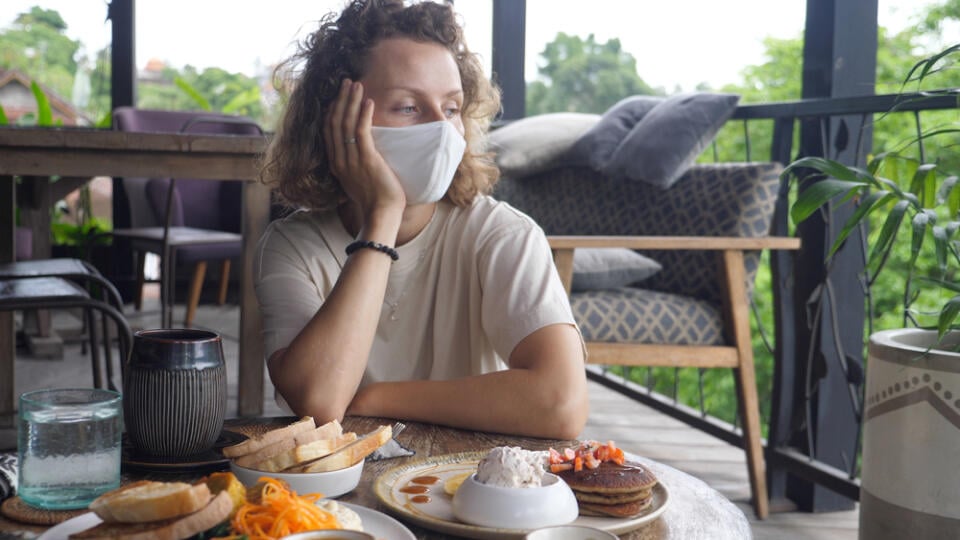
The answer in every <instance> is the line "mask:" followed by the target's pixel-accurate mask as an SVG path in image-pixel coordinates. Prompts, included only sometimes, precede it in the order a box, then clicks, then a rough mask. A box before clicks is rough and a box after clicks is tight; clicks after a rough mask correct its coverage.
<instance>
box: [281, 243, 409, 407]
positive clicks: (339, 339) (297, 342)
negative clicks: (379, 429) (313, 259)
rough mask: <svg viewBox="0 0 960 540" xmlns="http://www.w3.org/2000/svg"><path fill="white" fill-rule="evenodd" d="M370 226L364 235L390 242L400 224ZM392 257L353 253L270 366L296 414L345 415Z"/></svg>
mask: <svg viewBox="0 0 960 540" xmlns="http://www.w3.org/2000/svg"><path fill="white" fill-rule="evenodd" d="M382 228H383V229H385V232H381V230H380V228H376V227H368V228H367V229H366V230H365V231H364V232H363V233H361V237H362V238H364V239H369V240H373V241H375V242H380V243H383V244H386V245H393V244H394V243H395V241H396V226H394V228H393V232H392V233H391V232H390V228H389V226H387V227H382ZM391 262H392V260H391V259H390V257H389V256H387V255H386V254H384V253H381V252H379V251H375V250H371V249H360V250H358V251H356V252H355V253H354V254H353V255H351V256H350V257H349V258H348V259H347V262H346V264H345V265H344V267H343V271H342V272H341V274H340V277H339V279H338V280H337V283H336V284H335V285H334V287H333V289H332V290H331V291H330V294H329V295H328V297H327V298H326V300H325V301H324V302H323V305H322V306H321V307H320V309H318V310H317V313H316V314H315V315H314V316H313V318H312V319H310V321H309V322H308V323H307V325H306V326H305V327H304V328H303V330H302V331H301V332H300V333H299V334H298V335H297V337H296V338H294V340H293V341H292V342H291V343H290V346H289V347H288V348H287V349H285V350H284V351H282V352H280V353H278V355H275V358H271V360H270V362H269V363H268V366H269V368H270V377H271V379H272V381H273V384H274V386H276V388H277V389H278V390H279V392H280V394H281V395H282V396H283V397H284V399H285V400H286V401H287V403H288V404H289V405H290V407H291V408H292V409H293V410H294V412H296V413H297V414H301V415H310V416H314V417H315V418H317V420H324V421H328V420H332V419H334V418H337V419H339V418H342V417H343V414H344V411H345V410H346V408H347V405H348V404H349V403H350V400H351V399H353V395H354V393H355V392H356V389H357V387H358V386H359V384H360V380H361V378H362V377H363V372H364V369H366V365H367V358H368V357H369V355H370V349H371V347H372V345H373V339H374V335H375V333H376V328H377V323H378V320H379V318H380V312H381V309H382V306H383V297H384V293H385V291H386V287H387V278H388V275H389V272H390V264H391Z"/></svg>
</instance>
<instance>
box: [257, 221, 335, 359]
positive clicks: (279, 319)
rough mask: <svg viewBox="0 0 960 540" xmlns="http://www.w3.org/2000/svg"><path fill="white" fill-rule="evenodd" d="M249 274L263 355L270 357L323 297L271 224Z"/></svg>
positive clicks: (297, 330) (290, 338)
mask: <svg viewBox="0 0 960 540" xmlns="http://www.w3.org/2000/svg"><path fill="white" fill-rule="evenodd" d="M253 275H254V289H255V291H256V294H257V300H258V302H259V303H260V315H261V316H262V318H263V350H264V355H265V358H270V356H271V355H273V353H275V352H276V351H277V350H279V349H282V348H284V347H287V346H289V345H290V342H291V341H293V338H295V337H296V336H297V334H299V333H300V331H301V330H303V327H304V326H306V324H307V323H308V322H309V321H310V319H311V318H313V316H314V315H315V314H316V312H317V310H318V309H320V306H321V305H322V304H323V301H324V297H323V294H322V293H321V291H320V288H319V287H317V285H316V283H315V282H314V280H313V279H312V278H311V276H310V273H309V270H308V265H307V264H305V262H304V261H303V258H302V257H301V255H300V254H299V253H298V251H297V249H296V248H295V247H294V245H293V243H292V242H291V241H290V239H289V238H288V237H287V235H286V234H284V233H282V232H280V231H278V230H277V229H276V227H275V226H273V225H271V226H270V227H268V228H267V230H266V232H265V233H264V235H263V237H262V238H261V239H260V243H259V245H258V246H257V253H256V257H255V258H254V262H253Z"/></svg>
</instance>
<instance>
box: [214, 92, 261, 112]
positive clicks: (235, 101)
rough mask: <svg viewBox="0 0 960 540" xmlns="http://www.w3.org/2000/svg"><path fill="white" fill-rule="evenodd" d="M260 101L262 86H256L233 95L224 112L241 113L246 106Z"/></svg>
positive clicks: (224, 107)
mask: <svg viewBox="0 0 960 540" xmlns="http://www.w3.org/2000/svg"><path fill="white" fill-rule="evenodd" d="M259 102H260V87H258V86H254V87H253V88H248V89H247V90H245V91H243V92H240V93H239V94H237V95H235V96H233V98H232V99H231V100H230V101H228V102H227V104H226V105H224V106H223V110H222V112H225V113H228V114H237V113H241V112H242V111H243V110H244V109H245V108H247V107H249V106H250V105H254V104H256V103H259Z"/></svg>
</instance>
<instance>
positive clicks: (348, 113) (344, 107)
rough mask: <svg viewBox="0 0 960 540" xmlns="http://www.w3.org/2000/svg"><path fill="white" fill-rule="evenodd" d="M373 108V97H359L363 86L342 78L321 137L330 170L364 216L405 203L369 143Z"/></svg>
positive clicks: (387, 168) (393, 178) (396, 183)
mask: <svg viewBox="0 0 960 540" xmlns="http://www.w3.org/2000/svg"><path fill="white" fill-rule="evenodd" d="M373 108H374V103H373V100H371V99H363V86H362V85H361V84H360V83H359V82H353V81H350V80H349V79H345V80H344V81H343V84H342V85H341V87H340V94H339V95H338V96H337V99H336V100H335V101H334V103H333V105H331V107H330V109H329V111H328V112H327V121H326V122H325V125H324V137H323V138H324V142H325V144H326V150H327V156H328V158H329V162H330V170H331V172H332V173H333V174H334V176H336V177H337V179H338V180H340V185H341V186H342V187H343V190H344V191H345V192H346V194H347V196H348V197H349V198H350V199H351V200H352V201H353V202H355V203H356V204H357V205H359V207H360V210H361V211H362V212H363V213H364V215H365V216H370V215H371V214H372V213H374V212H376V211H379V210H384V209H390V208H394V209H400V210H402V209H403V208H404V207H405V206H406V196H405V195H404V193H403V188H402V187H401V186H400V181H399V180H398V179H397V176H396V174H395V173H394V172H393V169H391V168H390V166H389V165H387V162H386V161H384V159H383V156H381V155H380V152H378V151H377V149H376V147H375V146H374V144H373V136H372V134H371V129H370V128H371V126H372V123H373Z"/></svg>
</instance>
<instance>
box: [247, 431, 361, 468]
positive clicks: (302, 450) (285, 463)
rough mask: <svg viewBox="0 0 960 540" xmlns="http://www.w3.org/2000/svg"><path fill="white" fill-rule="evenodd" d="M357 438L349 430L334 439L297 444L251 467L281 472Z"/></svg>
mask: <svg viewBox="0 0 960 540" xmlns="http://www.w3.org/2000/svg"><path fill="white" fill-rule="evenodd" d="M356 440H357V434H356V433H354V432H352V431H348V432H347V433H344V434H343V435H339V436H336V437H334V438H332V439H320V440H318V441H313V442H308V443H306V444H301V445H299V446H295V447H293V448H291V449H290V450H287V451H285V452H281V453H279V454H277V455H275V456H273V457H271V458H269V459H265V460H263V461H259V462H257V463H254V464H253V465H252V466H251V467H250V468H251V469H256V470H258V471H267V472H280V471H282V470H284V469H289V468H290V467H293V466H296V465H299V464H301V463H306V462H308V461H313V460H315V459H319V458H322V457H323V456H328V455H330V454H332V453H333V452H336V451H337V450H339V449H341V448H343V447H344V446H346V445H348V444H350V443H352V442H354V441H356Z"/></svg>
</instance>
